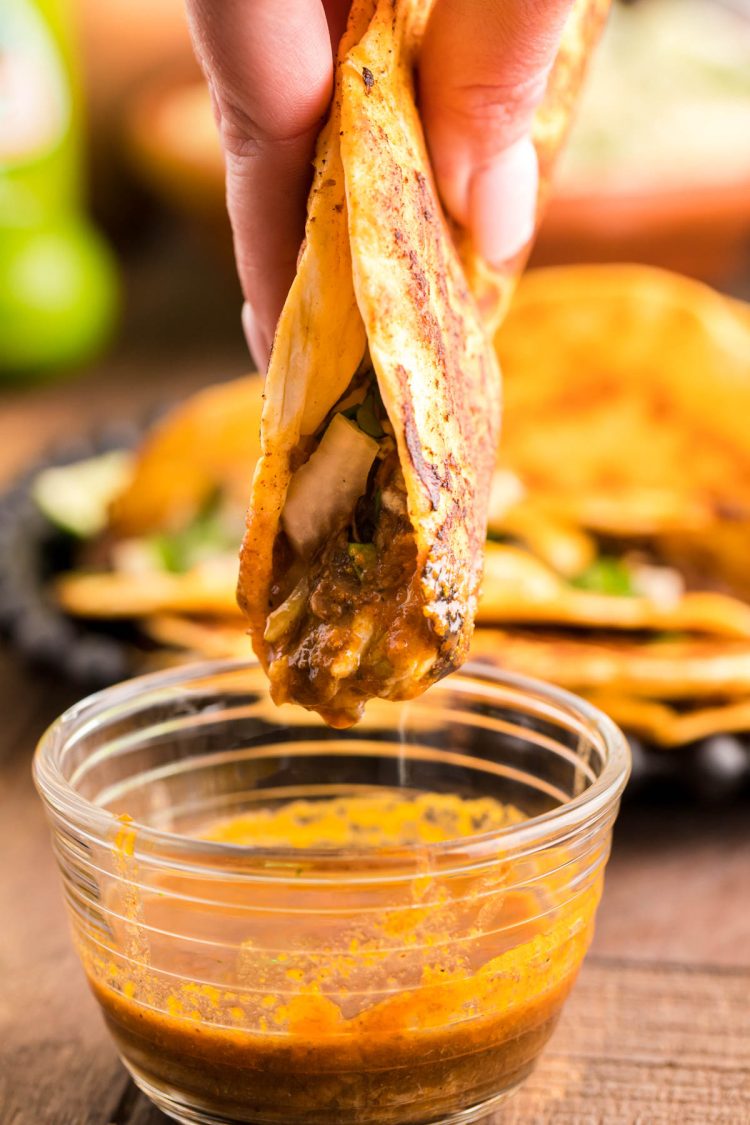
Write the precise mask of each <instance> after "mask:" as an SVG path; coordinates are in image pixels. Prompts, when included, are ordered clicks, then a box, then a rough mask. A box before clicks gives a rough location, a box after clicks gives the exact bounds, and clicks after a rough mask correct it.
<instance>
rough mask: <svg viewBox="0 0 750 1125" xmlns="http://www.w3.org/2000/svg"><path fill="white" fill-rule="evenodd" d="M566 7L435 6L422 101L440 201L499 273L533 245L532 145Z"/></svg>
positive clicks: (454, 1) (520, 3) (520, 1)
mask: <svg viewBox="0 0 750 1125" xmlns="http://www.w3.org/2000/svg"><path fill="white" fill-rule="evenodd" d="M571 7H572V0H437V2H436V4H435V7H434V9H433V12H432V15H431V17H430V20H429V23H428V25H427V30H426V33H425V39H424V43H423V49H422V58H421V63H420V97H421V104H422V116H423V120H424V123H425V129H426V133H427V142H428V145H429V148H430V154H431V158H432V163H433V167H434V170H435V176H436V179H437V184H438V188H439V190H440V193H441V195H442V198H443V202H444V204H445V206H446V208H447V209H448V211H449V212H450V214H451V215H452V216H453V218H454V219H456V220H457V221H458V222H459V223H460V224H461V225H462V226H464V227H466V228H467V229H468V230H469V231H470V233H471V235H472V236H473V239H474V243H475V245H476V247H477V249H478V250H479V252H480V254H481V255H482V256H483V257H484V258H485V260H486V261H488V262H489V263H490V264H491V265H495V266H499V265H502V264H503V263H504V262H506V261H507V260H508V259H510V258H512V257H513V256H514V255H515V254H517V253H518V252H519V251H520V250H521V249H522V248H523V247H524V246H525V244H526V243H527V242H528V241H529V240H530V239H531V236H532V234H533V232H534V225H535V219H536V201H537V187H538V179H539V171H538V165H537V158H536V152H535V150H534V146H533V144H532V142H531V125H532V119H533V116H534V111H535V110H536V108H537V106H538V105H539V104H540V102H541V101H542V98H543V97H544V92H545V88H546V85H547V78H548V76H549V72H550V70H551V67H552V64H553V62H554V59H555V54H556V52H557V48H558V45H559V42H560V38H561V36H562V30H563V26H564V24H565V19H566V17H567V15H568V13H569V12H570V9H571Z"/></svg>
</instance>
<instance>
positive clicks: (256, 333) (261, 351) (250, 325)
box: [242, 301, 271, 374]
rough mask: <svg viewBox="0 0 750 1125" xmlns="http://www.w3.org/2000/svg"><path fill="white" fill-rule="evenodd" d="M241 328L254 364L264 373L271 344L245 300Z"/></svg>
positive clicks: (250, 306)
mask: <svg viewBox="0 0 750 1125" xmlns="http://www.w3.org/2000/svg"><path fill="white" fill-rule="evenodd" d="M242 328H243V331H244V333H245V339H246V340H247V346H248V347H249V349H250V352H251V353H252V357H253V359H254V360H255V365H256V367H257V368H258V370H259V371H260V372H261V374H265V371H266V368H267V367H268V357H269V356H270V354H271V345H270V343H269V342H268V340H267V339H266V335H265V333H264V332H263V329H262V328H261V326H260V324H259V323H258V319H257V317H256V315H255V313H254V311H253V308H252V305H249V304H248V302H247V301H245V303H244V305H243V306H242Z"/></svg>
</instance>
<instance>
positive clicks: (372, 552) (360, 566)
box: [349, 543, 378, 578]
mask: <svg viewBox="0 0 750 1125" xmlns="http://www.w3.org/2000/svg"><path fill="white" fill-rule="evenodd" d="M377 557H378V554H377V551H376V549H375V546H374V544H372V543H350V544H349V558H350V559H351V560H352V565H353V566H354V570H355V572H356V575H357V578H362V577H363V576H364V573H365V571H366V570H367V569H368V568H369V567H371V566H374V565H375V562H376V561H377Z"/></svg>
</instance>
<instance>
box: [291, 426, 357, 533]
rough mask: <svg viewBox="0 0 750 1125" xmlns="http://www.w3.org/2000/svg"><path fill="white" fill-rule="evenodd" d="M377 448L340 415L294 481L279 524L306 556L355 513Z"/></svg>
mask: <svg viewBox="0 0 750 1125" xmlns="http://www.w3.org/2000/svg"><path fill="white" fill-rule="evenodd" d="M377 452H378V443H377V442H376V441H375V440H374V439H373V438H371V437H368V435H367V434H365V433H363V432H362V430H360V428H359V427H358V426H356V425H355V424H354V423H353V422H350V421H349V419H348V418H345V417H344V415H343V414H336V415H334V417H333V420H332V421H331V424H330V425H329V427H328V429H327V430H326V432H325V433H324V434H323V437H322V439H321V442H320V445H319V446H318V448H317V449H316V450H315V452H314V453H313V455H312V456H311V457H310V459H309V461H307V462H306V463H305V464H304V465H302V467H301V468H299V469H298V470H297V472H296V473H295V474H294V476H293V477H292V481H291V484H290V485H289V491H288V493H287V498H286V504H285V506H284V511H283V512H282V515H281V522H282V525H283V527H284V530H285V531H286V533H287V535H288V537H289V539H290V541H291V543H292V546H293V547H294V549H295V550H296V551H297V552H298V553H299V554H300V555H307V554H309V553H310V551H312V550H313V548H314V547H316V546H317V544H318V543H320V542H321V541H322V540H323V539H324V538H325V537H326V535H329V534H330V532H331V531H333V530H334V529H335V528H336V527H337V526H338V525H340V524H341V523H342V521H343V520H344V519H345V518H346V517H347V516H348V515H350V514H351V513H352V512H353V511H354V506H355V504H356V503H357V500H358V499H359V497H360V496H362V495H363V493H364V491H365V489H366V487H367V477H368V475H369V473H370V469H371V468H372V463H373V461H374V460H375V457H376V456H377Z"/></svg>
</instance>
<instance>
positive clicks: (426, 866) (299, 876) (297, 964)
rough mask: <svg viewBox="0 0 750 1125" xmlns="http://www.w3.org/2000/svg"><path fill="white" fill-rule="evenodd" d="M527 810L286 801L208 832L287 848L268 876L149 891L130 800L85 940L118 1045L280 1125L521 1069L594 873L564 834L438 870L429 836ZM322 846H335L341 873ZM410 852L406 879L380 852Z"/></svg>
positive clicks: (335, 799)
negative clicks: (543, 846) (107, 886)
mask: <svg viewBox="0 0 750 1125" xmlns="http://www.w3.org/2000/svg"><path fill="white" fill-rule="evenodd" d="M522 820H523V817H522V815H521V814H520V813H519V812H518V811H517V810H516V809H514V808H512V807H510V806H507V805H502V804H500V803H499V802H497V801H495V800H493V799H491V798H481V799H471V800H470V799H462V798H460V797H458V796H455V795H452V794H435V793H421V794H414V793H410V792H409V791H404V792H403V793H399V792H394V791H386V792H369V793H364V794H361V795H358V794H356V793H355V794H349V795H345V796H331V797H326V798H323V799H318V800H315V801H311V800H293V801H288V802H287V803H284V804H279V805H278V806H276V807H266V808H259V809H255V810H252V811H249V812H246V813H243V814H242V815H239V816H236V817H234V818H232V819H230V820H225V821H221V822H218V823H214V824H210V825H207V826H205V827H204V828H203V829H202V830H201V832H200V837H201V838H202V839H204V840H211V841H214V842H220V843H223V844H230V845H237V846H240V847H246V846H252V847H253V848H255V849H257V848H261V849H263V848H266V849H269V852H268V855H269V857H273V856H274V852H273V851H272V850H271V849H276V853H275V855H276V857H278V856H279V855H281V857H282V858H281V859H279V858H275V859H273V858H271V859H269V861H268V864H266V865H265V866H262V865H261V867H258V864H257V858H255V859H253V864H254V866H253V868H252V870H253V873H255V874H257V873H258V871H261V872H262V877H261V878H260V879H259V880H258V881H256V882H253V883H251V884H250V885H248V883H247V881H244V880H238V879H236V878H233V877H232V874H231V872H230V871H227V874H226V875H224V874H222V872H221V871H218V872H216V873H215V874H214V876H213V877H212V878H206V877H205V876H203V877H198V876H195V877H190V876H187V875H183V874H175V875H173V874H172V873H170V874H169V875H166V874H164V873H162V874H160V876H159V879H158V884H157V883H153V885H151V886H150V887H149V888H148V889H146V890H144V889H143V888H144V885H145V884H146V881H147V877H144V867H143V866H142V865H140V864H139V861H138V855H137V847H136V840H137V832H136V830H135V829H134V827H133V826H132V825H131V824H129V823H128V822H127V818H123V823H122V825H121V828H120V830H119V832H118V837H117V840H116V842H115V852H116V855H117V863H118V866H119V868H120V871H119V874H120V876H121V878H122V880H123V882H122V887H121V888H120V889H119V890H118V891H117V894H118V896H119V897H118V901H117V902H116V903H111V904H110V903H107V904H106V905H107V908H108V909H109V910H111V915H110V917H111V918H115V917H116V916H117V915H119V922H112V921H110V929H111V931H112V933H111V937H110V939H109V941H108V942H107V944H108V945H109V951H108V952H106V951H103V950H102V941H101V933H99V934H98V935H97V936H98V940H97V942H96V943H94V942H91V943H90V944H89V943H88V942H87V941H86V938H85V937H82V938H81V944H82V946H83V949H82V953H83V958H84V965H85V967H86V970H87V973H88V976H89V980H90V983H91V985H92V987H93V989H94V991H95V993H96V996H97V997H98V999H99V1001H100V1003H101V1004H102V1007H103V1008H104V1011H105V1014H106V1017H107V1020H108V1023H109V1025H110V1028H111V1030H112V1032H113V1034H114V1036H115V1039H116V1041H117V1043H118V1045H119V1047H120V1050H121V1052H122V1054H123V1056H124V1057H125V1058H126V1060H127V1061H128V1063H129V1065H130V1066H131V1068H133V1069H134V1071H135V1072H136V1074H137V1075H139V1076H140V1077H141V1078H142V1079H144V1080H145V1081H146V1083H148V1084H150V1085H151V1086H153V1087H156V1088H158V1089H171V1090H173V1091H174V1090H177V1091H181V1092H183V1094H184V1095H185V1096H187V1097H189V1099H190V1100H191V1102H192V1104H193V1105H198V1106H202V1107H203V1108H204V1110H205V1111H207V1112H208V1111H211V1112H219V1113H223V1114H225V1115H227V1116H229V1117H231V1116H234V1117H236V1118H239V1119H240V1120H251V1121H257V1122H259V1123H269V1125H275V1123H278V1125H281V1123H282V1122H283V1123H284V1125H289V1123H290V1122H292V1121H294V1122H296V1123H299V1125H308V1123H309V1125H313V1123H318V1122H320V1123H323V1122H325V1123H326V1125H344V1123H346V1125H359V1123H360V1122H361V1123H365V1122H366V1123H378V1125H397V1123H398V1125H404V1123H407V1122H414V1123H418V1122H430V1121H436V1120H440V1119H441V1118H442V1117H446V1116H449V1115H450V1114H451V1113H454V1112H457V1111H459V1110H462V1109H464V1108H465V1107H466V1106H470V1105H479V1104H481V1103H483V1102H484V1101H487V1100H489V1099H491V1098H492V1097H494V1096H495V1095H497V1094H498V1093H499V1092H500V1091H502V1090H504V1089H506V1088H509V1087H512V1086H513V1085H515V1084H517V1083H518V1082H519V1081H521V1079H522V1078H523V1077H524V1076H525V1075H526V1074H527V1073H528V1071H529V1070H530V1069H531V1067H532V1065H533V1062H534V1060H535V1058H536V1056H537V1054H538V1053H539V1051H540V1050H541V1048H542V1046H543V1045H544V1043H545V1042H546V1040H547V1039H548V1037H549V1035H550V1034H551V1031H552V1029H553V1027H554V1024H555V1022H556V1019H557V1016H558V1014H559V1011H560V1008H561V1006H562V1003H563V1001H564V999H565V997H566V995H567V993H568V991H569V989H570V987H571V986H572V984H573V981H574V979H575V975H576V973H577V970H578V967H579V965H580V963H581V960H582V958H583V956H584V953H585V951H586V948H587V946H588V944H589V942H590V939H591V936H592V929H593V918H594V912H595V909H596V905H597V902H598V898H599V893H600V876H599V875H595V876H593V877H592V878H590V879H586V878H583V879H582V880H581V881H580V887H578V888H576V889H575V890H572V889H571V880H572V878H573V872H572V871H571V864H572V865H573V867H574V868H575V865H576V862H577V861H576V860H575V858H574V857H571V856H570V855H569V854H568V853H567V852H566V851H565V850H564V849H562V848H556V849H551V850H548V851H545V852H541V853H535V854H530V855H526V856H523V857H521V858H513V859H508V858H507V857H504V856H503V854H502V853H501V852H497V853H495V854H494V855H493V856H492V858H491V860H490V861H489V862H488V861H487V859H486V857H485V860H484V862H482V863H481V864H476V865H474V866H473V867H472V865H471V864H468V863H466V862H463V863H462V862H460V861H458V860H456V861H455V862H447V863H446V864H444V865H443V866H440V865H439V864H436V863H435V860H434V855H435V852H434V849H432V850H431V847H430V846H431V845H435V844H450V845H451V847H452V846H453V845H454V844H455V855H456V857H459V856H460V855H461V847H462V844H463V845H466V844H467V838H468V837H474V838H475V837H476V836H477V834H484V833H492V832H493V831H495V830H497V829H500V828H504V827H506V826H508V825H512V824H515V823H518V822H520V821H522ZM365 848H366V849H367V852H364V851H363V850H362V849H365ZM285 849H286V850H285ZM313 849H341V854H342V855H344V856H345V857H346V858H345V859H344V860H343V862H342V866H341V867H339V868H338V870H337V874H336V877H335V878H331V874H330V871H329V872H328V873H327V874H323V875H321V873H320V871H318V872H317V873H316V872H315V871H314V863H315V860H314V856H313V855H312V850H313ZM400 849H403V851H404V854H408V855H409V856H410V857H413V864H412V868H411V873H410V875H409V877H408V878H404V877H403V875H402V876H401V877H400V878H393V877H389V874H388V873H389V868H388V866H387V863H386V862H385V861H384V862H383V863H381V862H380V859H379V854H380V853H382V856H383V857H388V856H390V857H392V856H393V855H398V853H399V850H400ZM358 850H359V855H358ZM238 854H239V855H241V854H242V853H238ZM253 854H254V855H255V856H256V857H257V852H256V853H253ZM364 856H366V860H364V859H363V857H364ZM308 857H309V858H308ZM589 863H590V857H589ZM597 866H598V865H597ZM316 874H317V876H319V877H315V876H316ZM152 878H153V877H152ZM135 886H139V887H140V888H141V890H140V891H139V892H138V893H137V894H134V887H135ZM122 888H124V890H123V889H122ZM175 935H180V936H179V937H178V936H175ZM183 935H184V936H183Z"/></svg>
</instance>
